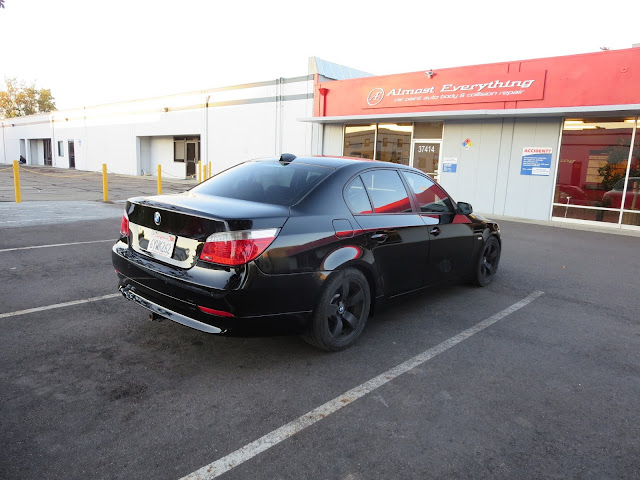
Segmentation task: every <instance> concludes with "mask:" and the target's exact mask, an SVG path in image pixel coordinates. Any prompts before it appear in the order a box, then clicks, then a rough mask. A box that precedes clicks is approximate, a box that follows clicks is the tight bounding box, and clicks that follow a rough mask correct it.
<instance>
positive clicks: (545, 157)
mask: <svg viewBox="0 0 640 480" xmlns="http://www.w3.org/2000/svg"><path fill="white" fill-rule="evenodd" d="M551 151H552V150H551V148H546V147H525V148H523V149H522V167H521V168H520V175H538V176H543V177H548V176H549V175H550V174H551Z"/></svg>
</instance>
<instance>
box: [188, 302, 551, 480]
mask: <svg viewBox="0 0 640 480" xmlns="http://www.w3.org/2000/svg"><path fill="white" fill-rule="evenodd" d="M543 293H544V292H540V291H535V292H533V293H531V294H530V295H529V296H527V297H526V298H523V299H522V300H520V301H519V302H517V303H514V304H513V305H511V306H510V307H508V308H505V309H504V310H502V311H501V312H498V313H496V314H495V315H493V316H492V317H489V318H487V319H486V320H483V321H481V322H480V323H477V324H476V325H474V326H473V327H471V328H469V329H467V330H465V331H463V332H460V333H459V334H457V335H455V336H453V337H451V338H449V339H448V340H445V341H444V342H442V343H440V344H438V345H436V346H435V347H432V348H430V349H429V350H426V351H425V352H423V353H421V354H419V355H417V356H415V357H413V358H412V359H410V360H407V361H406V362H404V363H401V364H400V365H398V366H397V367H394V368H392V369H391V370H387V371H386V372H384V373H383V374H381V375H378V376H377V377H375V378H372V379H371V380H369V381H368V382H365V383H363V384H361V385H358V386H357V387H355V388H353V389H351V390H349V391H348V392H346V393H344V394H342V395H340V396H339V397H337V398H334V399H333V400H330V401H329V402H327V403H325V404H324V405H321V406H320V407H318V408H316V409H314V410H311V411H310V412H308V413H306V414H304V415H302V416H301V417H299V418H297V419H296V420H294V421H292V422H290V423H288V424H286V425H284V426H282V427H280V428H278V429H277V430H274V431H273V432H271V433H268V434H266V435H265V436H263V437H261V438H259V439H257V440H255V441H253V442H251V443H249V444H247V445H245V446H244V447H242V448H240V449H238V450H236V451H235V452H232V453H230V454H229V455H227V456H225V457H222V458H221V459H219V460H216V461H215V462H213V463H210V464H209V465H206V466H204V467H202V468H201V469H199V470H196V471H195V472H193V473H190V474H189V475H187V476H186V477H183V478H182V479H181V480H209V479H212V478H216V477H218V476H220V475H222V474H223V473H225V472H228V471H229V470H231V469H232V468H234V467H237V466H238V465H240V464H242V463H244V462H246V461H247V460H250V459H252V458H253V457H255V456H256V455H258V454H259V453H262V452H264V451H265V450H268V449H269V448H271V447H273V446H274V445H277V444H278V443H280V442H282V441H284V440H286V439H287V438H289V437H292V436H293V435H295V434H296V433H299V432H300V431H302V430H304V429H305V428H307V427H309V426H311V425H313V424H314V423H316V422H318V421H320V420H322V419H323V418H326V417H327V416H329V415H331V414H332V413H335V412H337V411H338V410H340V409H341V408H343V407H345V406H347V405H349V404H350V403H352V402H355V401H356V400H357V399H359V398H360V397H363V396H365V395H366V394H368V393H371V392H372V391H374V390H376V389H377V388H379V387H381V386H382V385H384V384H386V383H388V382H390V381H391V380H393V379H395V378H397V377H398V376H400V375H402V374H403V373H406V372H408V371H409V370H411V369H412V368H415V367H417V366H419V365H422V364H423V363H425V362H428V361H429V360H431V359H432V358H434V357H435V356H436V355H439V354H441V353H442V352H445V351H447V350H449V349H450V348H451V347H454V346H455V345H457V344H459V343H460V342H462V341H463V340H466V339H468V338H469V337H471V336H472V335H475V334H476V333H478V332H480V331H482V330H484V329H485V328H487V327H490V326H491V325H493V324H494V323H496V322H498V321H500V320H502V319H503V318H505V317H506V316H508V315H510V314H512V313H513V312H515V311H517V310H520V309H521V308H522V307H524V306H526V305H528V304H529V303H531V302H532V301H534V300H535V299H536V298H538V297H539V296H540V295H542V294H543Z"/></svg>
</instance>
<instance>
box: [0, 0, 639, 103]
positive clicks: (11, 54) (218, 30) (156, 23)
mask: <svg viewBox="0 0 640 480" xmlns="http://www.w3.org/2000/svg"><path fill="white" fill-rule="evenodd" d="M639 14H640V4H638V3H637V2H636V1H634V0H627V1H607V2H585V1H581V2H577V1H563V0H555V1H548V0H536V1H530V2H526V1H516V0H512V1H502V0H495V1H484V2H483V1H481V0H475V1H468V0H460V1H455V0H448V1H437V2H435V1H429V0H422V1H413V0H407V1H401V0H400V1H398V0H396V1H391V0H388V1H378V0H368V1H361V0H340V1H336V0H322V1H314V2H311V1H304V0H298V1H278V0H272V1H269V0H264V1H255V0H250V1H241V0H236V1H229V2H225V1H202V0H174V1H166V0H127V1H120V0H115V1H100V2H98V1H95V0H5V9H0V36H1V38H2V53H1V54H0V81H2V88H4V81H3V80H4V78H6V77H18V78H21V79H24V80H26V81H29V82H30V81H35V82H36V85H37V86H38V87H39V88H50V89H51V90H52V93H53V96H54V97H55V99H56V104H57V106H58V108H59V109H64V108H72V107H81V106H88V105H96V104H100V103H106V102H114V101H121V100H131V99H135V98H145V97H150V96H157V95H163V94H170V93H180V92H185V91H191V90H201V89H206V88H213V87H220V86H226V85H236V84H239V83H247V82H257V81H263V80H273V79H275V78H278V77H294V76H299V75H305V74H306V73H307V59H308V57H310V56H318V57H321V58H323V59H325V60H329V61H332V62H336V63H341V64H344V65H348V66H350V67H353V68H357V69H360V70H364V71H367V72H371V73H374V74H378V75H383V74H391V73H404V72H413V71H419V70H425V69H429V68H433V69H437V68H445V67H454V66H464V65H476V64H482V63H494V62H501V61H510V60H526V59H530V58H540V57H552V56H560V55H572V54H577V53H587V52H595V51H599V49H600V47H602V46H607V47H609V48H611V49H621V48H629V47H631V45H632V44H634V43H640V33H638V30H637V25H638V18H640V15H639Z"/></svg>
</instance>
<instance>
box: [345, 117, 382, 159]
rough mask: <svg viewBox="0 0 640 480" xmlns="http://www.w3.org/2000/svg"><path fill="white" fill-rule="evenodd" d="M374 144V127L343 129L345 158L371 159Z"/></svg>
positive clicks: (360, 126)
mask: <svg viewBox="0 0 640 480" xmlns="http://www.w3.org/2000/svg"><path fill="white" fill-rule="evenodd" d="M375 142H376V126H375V125H346V126H345V128H344V150H343V152H344V156H345V157H356V158H368V159H373V147H374V145H375Z"/></svg>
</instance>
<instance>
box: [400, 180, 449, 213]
mask: <svg viewBox="0 0 640 480" xmlns="http://www.w3.org/2000/svg"><path fill="white" fill-rule="evenodd" d="M402 175H404V178H405V179H406V180H407V183H408V184H409V186H410V187H411V189H412V190H413V193H414V194H415V195H416V198H417V199H418V204H419V206H420V211H421V212H423V213H452V212H453V204H452V203H451V199H449V196H448V195H447V194H446V193H445V192H444V190H442V188H440V186H439V185H437V184H436V183H434V182H433V180H431V179H430V178H428V177H423V176H422V175H418V174H416V173H410V172H402Z"/></svg>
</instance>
